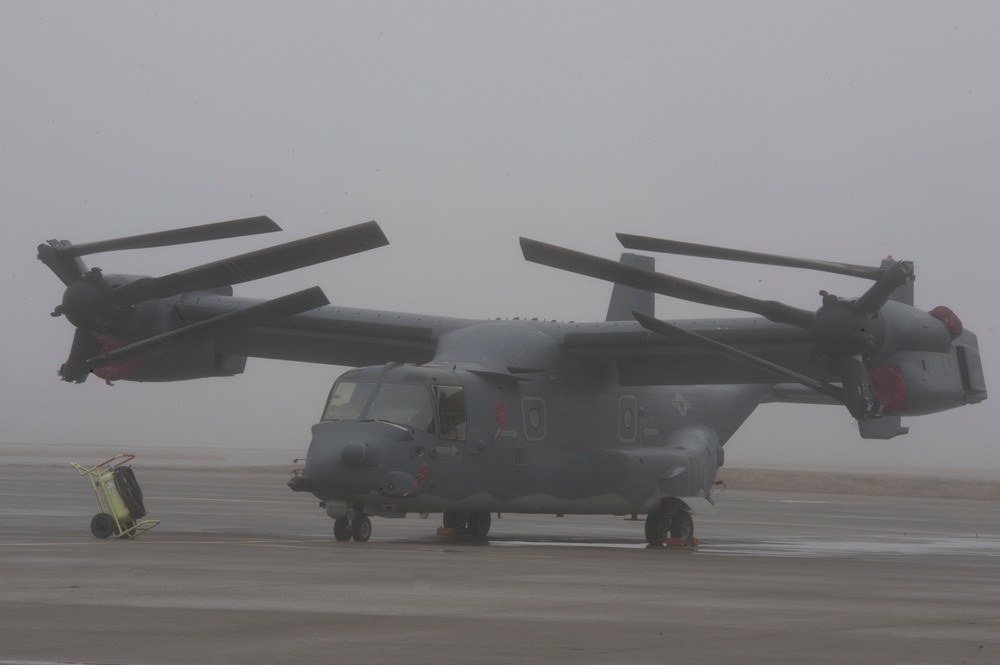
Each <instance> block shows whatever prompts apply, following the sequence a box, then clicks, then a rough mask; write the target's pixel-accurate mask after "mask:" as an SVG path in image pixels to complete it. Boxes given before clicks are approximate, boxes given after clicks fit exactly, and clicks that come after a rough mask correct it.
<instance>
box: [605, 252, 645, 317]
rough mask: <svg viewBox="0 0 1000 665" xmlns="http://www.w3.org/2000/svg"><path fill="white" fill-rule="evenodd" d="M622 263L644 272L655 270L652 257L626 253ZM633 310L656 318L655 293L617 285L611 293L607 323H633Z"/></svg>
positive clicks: (623, 255)
mask: <svg viewBox="0 0 1000 665" xmlns="http://www.w3.org/2000/svg"><path fill="white" fill-rule="evenodd" d="M621 263H624V264H625V265H627V266H633V267H635V268H642V269H643V270H649V271H652V270H654V269H655V264H654V262H653V257H652V256H642V255H640V254H631V253H628V252H626V253H624V254H622V257H621ZM633 310H635V311H637V312H639V313H641V314H646V315H647V316H656V312H655V305H654V303H653V292H652V291H643V290H642V289H637V288H635V287H632V286H622V285H621V284H615V287H614V289H613V290H612V291H611V302H610V303H609V304H608V316H607V318H606V319H605V321H632V320H633V317H632V311H633Z"/></svg>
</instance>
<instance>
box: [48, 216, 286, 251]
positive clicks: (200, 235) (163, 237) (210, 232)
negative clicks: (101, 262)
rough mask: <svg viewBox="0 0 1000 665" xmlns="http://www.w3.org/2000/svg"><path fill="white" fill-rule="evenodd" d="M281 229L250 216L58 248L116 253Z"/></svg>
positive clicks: (264, 220)
mask: <svg viewBox="0 0 1000 665" xmlns="http://www.w3.org/2000/svg"><path fill="white" fill-rule="evenodd" d="M280 230H281V227H280V226H278V225H277V224H276V223H275V222H274V221H273V220H272V219H271V218H270V217H265V216H260V217H247V218H245V219H234V220H230V221H228V222H216V223H214V224H201V225H198V226H188V227H186V228H183V229H171V230H169V231H157V232H155V233H143V234H141V235H137V236H129V237H127V238H113V239H111V240H99V241H97V242H85V243H83V244H80V245H68V246H66V247H59V248H56V251H57V252H58V253H59V254H61V255H63V256H84V255H86V254H98V253H100V252H112V251H116V250H121V249H146V248H149V247H169V246H171V245H184V244H187V243H192V242H204V241H207V240H221V239H223V238H239V237H242V236H250V235H257V234H258V233H271V232H273V231H280Z"/></svg>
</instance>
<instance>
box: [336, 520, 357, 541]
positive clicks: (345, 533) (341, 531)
mask: <svg viewBox="0 0 1000 665" xmlns="http://www.w3.org/2000/svg"><path fill="white" fill-rule="evenodd" d="M352 535H354V534H353V533H352V531H351V520H349V519H347V518H346V517H338V518H337V519H335V520H333V537H334V538H336V539H337V540H339V541H341V542H343V541H345V540H350V539H351V536H352Z"/></svg>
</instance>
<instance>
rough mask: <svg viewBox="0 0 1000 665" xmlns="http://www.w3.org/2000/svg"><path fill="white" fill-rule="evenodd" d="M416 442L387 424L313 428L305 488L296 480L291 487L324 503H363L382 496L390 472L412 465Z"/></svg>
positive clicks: (304, 474)
mask: <svg viewBox="0 0 1000 665" xmlns="http://www.w3.org/2000/svg"><path fill="white" fill-rule="evenodd" d="M412 441H413V438H412V437H411V436H410V435H409V434H407V433H406V431H404V430H401V429H399V428H397V427H393V426H392V425H386V424H385V423H379V422H347V421H343V422H322V423H319V424H317V425H315V426H314V427H313V438H312V442H311V443H310V444H309V452H308V453H307V454H306V465H305V468H304V469H303V470H302V476H301V478H302V484H300V483H298V482H296V481H295V479H294V478H293V479H292V481H290V483H289V486H290V487H291V482H295V484H296V486H300V487H303V488H304V489H308V491H310V492H312V493H313V494H314V495H315V496H316V497H318V498H320V499H322V500H324V501H325V500H328V499H342V500H350V501H363V500H364V498H365V497H371V496H374V495H377V494H378V492H379V490H380V489H381V487H382V486H383V485H384V484H385V482H386V475H387V473H388V471H387V468H389V467H400V466H406V465H408V463H409V462H410V444H411V443H412ZM292 489H293V490H294V489H295V487H292Z"/></svg>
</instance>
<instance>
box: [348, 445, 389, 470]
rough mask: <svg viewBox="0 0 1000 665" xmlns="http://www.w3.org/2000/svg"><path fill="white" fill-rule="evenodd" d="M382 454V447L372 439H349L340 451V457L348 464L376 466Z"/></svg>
mask: <svg viewBox="0 0 1000 665" xmlns="http://www.w3.org/2000/svg"><path fill="white" fill-rule="evenodd" d="M381 456H382V447H381V446H380V445H379V444H377V443H374V444H373V443H371V442H370V441H368V442H365V443H362V442H361V441H356V440H355V441H348V442H347V443H345V444H344V447H343V448H342V449H341V451H340V457H341V459H343V460H344V464H347V465H348V466H376V465H378V460H379V458H380V457H381Z"/></svg>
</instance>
